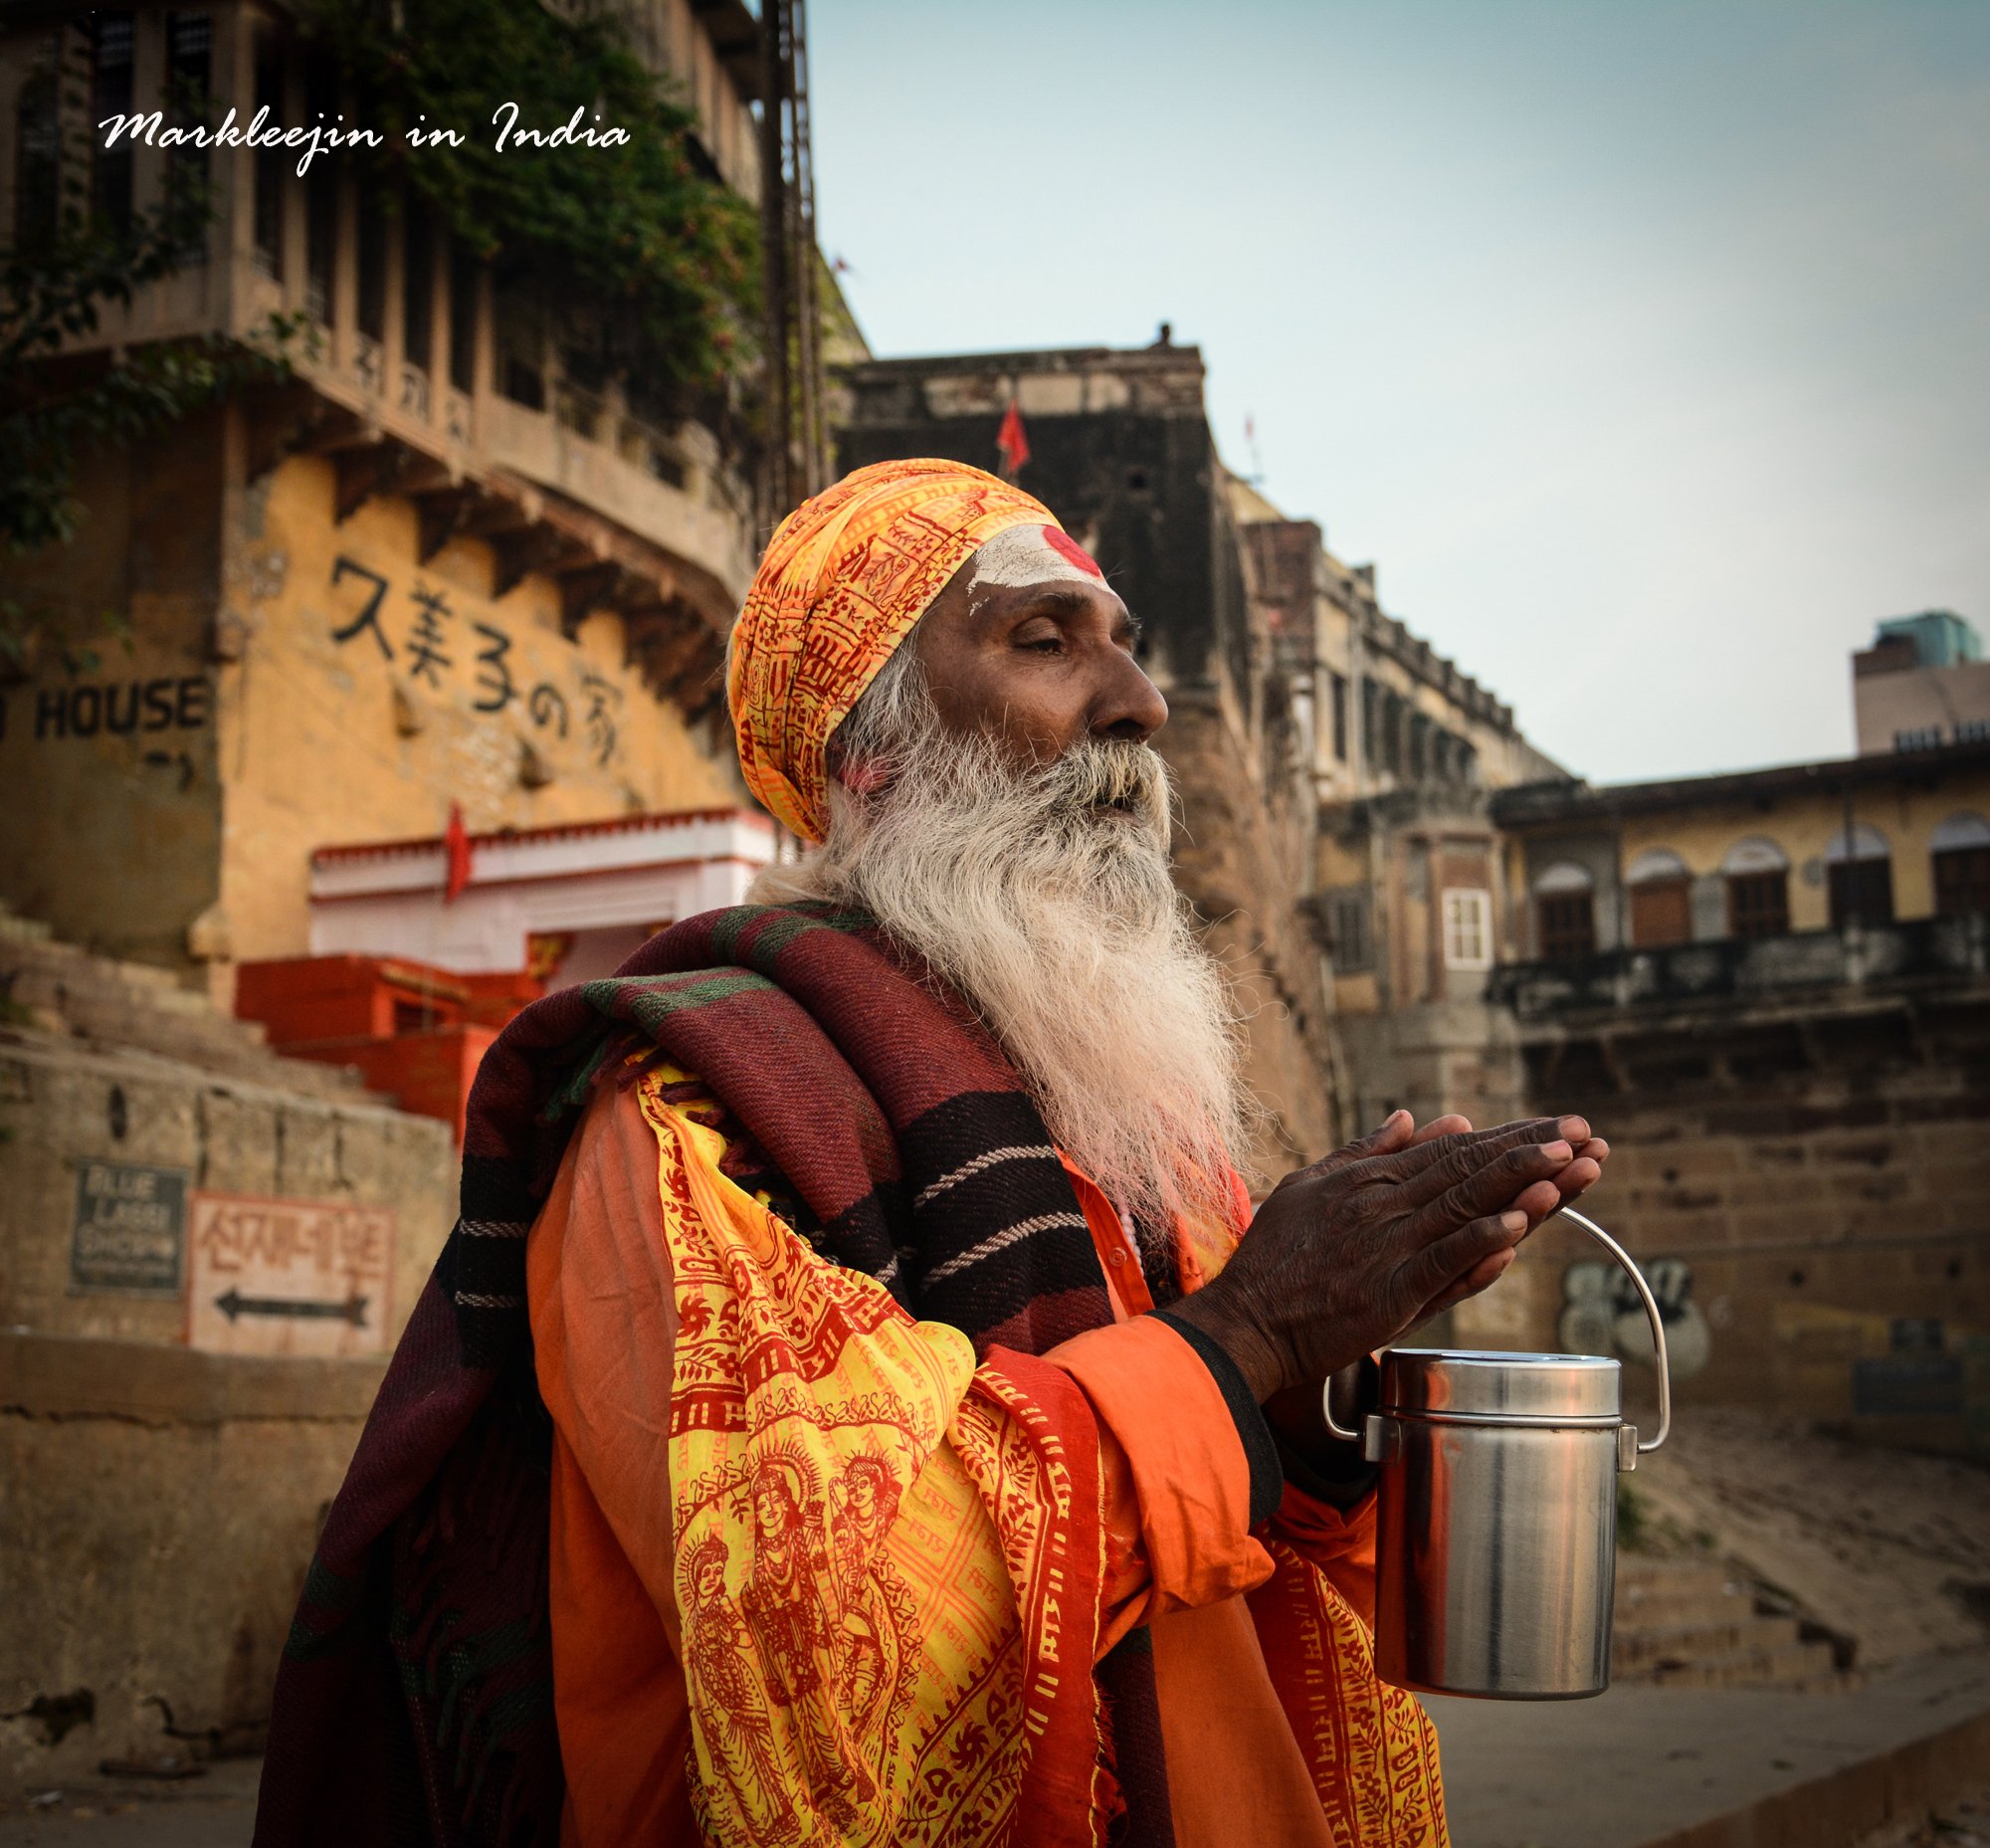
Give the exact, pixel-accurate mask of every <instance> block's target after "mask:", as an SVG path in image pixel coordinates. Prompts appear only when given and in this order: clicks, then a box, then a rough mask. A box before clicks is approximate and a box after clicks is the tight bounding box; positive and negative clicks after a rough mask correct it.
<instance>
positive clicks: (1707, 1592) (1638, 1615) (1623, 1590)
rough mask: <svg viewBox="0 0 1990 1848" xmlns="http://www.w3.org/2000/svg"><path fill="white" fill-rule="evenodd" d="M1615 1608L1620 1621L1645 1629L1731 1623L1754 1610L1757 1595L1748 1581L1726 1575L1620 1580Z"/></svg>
mask: <svg viewBox="0 0 1990 1848" xmlns="http://www.w3.org/2000/svg"><path fill="white" fill-rule="evenodd" d="M1614 1608H1615V1611H1616V1617H1617V1621H1618V1623H1620V1624H1624V1625H1627V1626H1635V1627H1638V1628H1643V1629H1653V1628H1666V1627H1677V1626H1681V1625H1685V1624H1705V1623H1731V1622H1733V1621H1734V1620H1735V1619H1736V1618H1737V1617H1746V1616H1750V1615H1752V1614H1753V1612H1754V1609H1755V1597H1754V1592H1753V1590H1752V1589H1751V1587H1749V1586H1748V1585H1747V1584H1745V1583H1743V1582H1742V1581H1741V1580H1740V1579H1738V1578H1729V1577H1726V1576H1725V1575H1720V1576H1716V1577H1714V1578H1712V1579H1710V1580H1708V1581H1705V1582H1703V1583H1700V1584H1687V1583H1683V1582H1681V1583H1674V1584H1659V1585H1645V1584H1635V1583H1634V1584H1630V1585H1626V1584H1624V1583H1623V1582H1622V1581H1621V1580H1620V1581H1619V1583H1618V1586H1617V1596H1616V1600H1615V1605H1614Z"/></svg>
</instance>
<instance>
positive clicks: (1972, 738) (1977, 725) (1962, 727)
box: [1955, 719, 1990, 744]
mask: <svg viewBox="0 0 1990 1848" xmlns="http://www.w3.org/2000/svg"><path fill="white" fill-rule="evenodd" d="M1955 741H1956V742H1957V743H1958V744H1990V719H1957V720H1956V724H1955Z"/></svg>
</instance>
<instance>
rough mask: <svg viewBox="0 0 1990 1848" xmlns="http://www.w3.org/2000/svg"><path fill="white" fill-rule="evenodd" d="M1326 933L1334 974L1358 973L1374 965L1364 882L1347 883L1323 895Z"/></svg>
mask: <svg viewBox="0 0 1990 1848" xmlns="http://www.w3.org/2000/svg"><path fill="white" fill-rule="evenodd" d="M1326 934H1327V953H1328V955H1329V956H1331V958H1332V960H1333V972H1334V974H1336V975H1359V974H1362V973H1364V972H1366V971H1367V970H1369V969H1371V968H1373V967H1374V966H1375V951H1374V944H1373V941H1372V939H1371V933H1370V931H1369V928H1368V888H1367V887H1366V886H1349V887H1347V888H1345V889H1344V890H1342V891H1339V892H1329V893H1328V894H1327V895H1326Z"/></svg>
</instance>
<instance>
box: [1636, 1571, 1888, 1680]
mask: <svg viewBox="0 0 1990 1848" xmlns="http://www.w3.org/2000/svg"><path fill="white" fill-rule="evenodd" d="M1773 1601H1774V1600H1773V1599H1772V1597H1771V1596H1770V1595H1769V1594H1766V1593H1763V1592H1761V1591H1759V1590H1758V1589H1757V1587H1756V1585H1755V1584H1754V1582H1753V1580H1751V1579H1750V1578H1749V1577H1748V1576H1747V1575H1746V1574H1745V1573H1742V1572H1739V1571H1737V1570H1735V1569H1734V1568H1732V1567H1731V1566H1727V1565H1724V1564H1722V1563H1720V1562H1719V1561H1717V1560H1713V1559H1691V1558H1689V1559H1656V1558H1648V1557H1643V1556H1641V1555H1639V1554H1637V1553H1622V1554H1620V1555H1619V1557H1618V1560H1617V1602H1616V1609H1615V1614H1614V1617H1613V1620H1612V1625H1611V1643H1610V1676H1611V1680H1612V1681H1613V1682H1616V1683H1622V1682H1643V1683H1646V1684H1658V1685H1663V1686H1665V1687H1671V1688H1804V1689H1832V1688H1846V1687H1851V1686H1853V1685H1855V1684H1856V1681H1857V1679H1858V1677H1857V1676H1856V1674H1854V1673H1853V1672H1852V1671H1851V1670H1850V1669H1849V1668H1846V1667H1841V1666H1840V1662H1841V1658H1842V1657H1843V1658H1849V1654H1850V1651H1849V1649H1843V1648H1841V1646H1840V1645H1837V1644H1834V1643H1833V1642H1832V1641H1831V1640H1830V1639H1829V1638H1827V1637H1824V1636H1821V1635H1819V1634H1817V1633H1816V1631H1815V1626H1809V1625H1806V1624H1805V1623H1804V1622H1803V1621H1802V1619H1800V1618H1799V1617H1797V1616H1795V1615H1792V1614H1789V1613H1787V1612H1779V1611H1776V1610H1774V1609H1773V1608H1769V1606H1770V1605H1772V1603H1773Z"/></svg>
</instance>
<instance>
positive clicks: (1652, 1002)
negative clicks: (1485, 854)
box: [1486, 913, 1990, 1020]
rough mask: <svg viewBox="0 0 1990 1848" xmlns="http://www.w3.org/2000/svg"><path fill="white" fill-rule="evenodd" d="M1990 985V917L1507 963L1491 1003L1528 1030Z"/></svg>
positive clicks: (1496, 973) (1493, 979) (1494, 978)
mask: <svg viewBox="0 0 1990 1848" xmlns="http://www.w3.org/2000/svg"><path fill="white" fill-rule="evenodd" d="M1985 979H1990V915H1985V914H1983V913H1970V914H1966V915H1963V916H1960V917H1954V918H1917V919H1912V920H1909V921H1907V922H1905V923H1899V924H1876V925H1871V926H1867V927H1864V928H1859V929H1851V930H1845V931H1838V930H1806V931H1798V932H1795V933H1793V934H1791V935H1788V936H1771V937H1759V938H1755V939H1746V938H1741V937H1721V938H1717V939H1715V940H1713V941H1710V942H1703V943H1677V944H1672V945H1670V946H1668V947H1666V948H1663V949H1615V950H1606V951H1603V952H1602V953H1600V954H1597V955H1593V956H1586V957H1583V958H1582V959H1581V960H1579V961H1569V962H1512V963H1503V964H1501V965H1500V966H1499V967H1497V968H1495V969H1493V970H1492V973H1491V974H1490V975H1489V976H1488V977H1487V988H1486V998H1487V999H1488V1000H1489V1001H1491V1002H1492V1003H1494V1004H1495V1005H1502V1006H1506V1007H1510V1008H1511V1009H1512V1010H1513V1012H1514V1013H1515V1014H1516V1015H1517V1016H1518V1017H1519V1018H1520V1019H1521V1020H1550V1019H1556V1018H1559V1017H1562V1016H1566V1015H1575V1014H1595V1013H1616V1012H1623V1011H1626V1010H1637V1009H1653V1010H1657V1009H1695V1008H1706V1009H1713V1008H1718V1007H1721V1006H1732V1005H1735V1004H1737V1003H1740V1004H1750V1003H1765V1002H1775V1001H1779V1000H1784V999H1794V998H1796V997H1799V996H1802V995H1805V994H1815V993H1819V992H1822V991H1824V990H1828V989H1835V988H1836V989H1842V988H1868V989H1872V988H1878V989H1896V988H1909V987H1914V986H1930V987H1952V986H1954V985H1956V984H1958V983H1966V982H1971V981H1983V980H1985Z"/></svg>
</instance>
